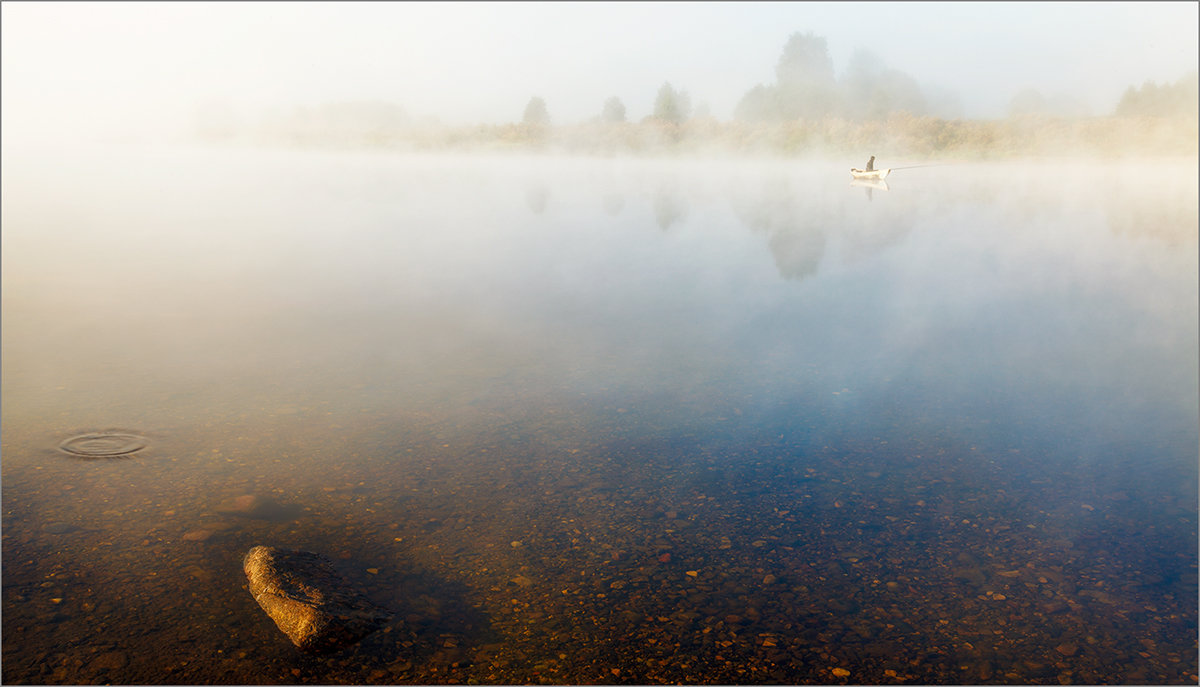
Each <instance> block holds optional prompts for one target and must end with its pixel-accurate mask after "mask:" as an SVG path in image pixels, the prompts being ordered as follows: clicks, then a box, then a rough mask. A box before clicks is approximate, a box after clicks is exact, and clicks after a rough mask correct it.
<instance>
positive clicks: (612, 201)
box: [602, 193, 625, 215]
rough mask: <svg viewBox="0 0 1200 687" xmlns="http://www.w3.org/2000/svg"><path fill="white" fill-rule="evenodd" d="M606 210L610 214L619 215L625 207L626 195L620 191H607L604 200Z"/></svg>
mask: <svg viewBox="0 0 1200 687" xmlns="http://www.w3.org/2000/svg"><path fill="white" fill-rule="evenodd" d="M602 203H603V206H604V212H606V213H607V214H609V215H619V214H621V210H623V209H625V196H623V195H621V194H620V193H607V194H605V195H604V199H603V200H602Z"/></svg>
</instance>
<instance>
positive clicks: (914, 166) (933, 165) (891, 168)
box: [888, 162, 950, 172]
mask: <svg viewBox="0 0 1200 687" xmlns="http://www.w3.org/2000/svg"><path fill="white" fill-rule="evenodd" d="M948 164H950V163H949V162H927V163H925V164H923V165H906V166H904V167H888V169H890V170H892V171H893V172H894V171H896V170H897V169H916V168H917V167H940V166H942V165H948Z"/></svg>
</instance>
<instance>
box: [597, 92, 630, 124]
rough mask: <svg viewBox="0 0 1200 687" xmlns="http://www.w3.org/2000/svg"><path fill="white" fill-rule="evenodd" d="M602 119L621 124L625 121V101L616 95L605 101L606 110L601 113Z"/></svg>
mask: <svg viewBox="0 0 1200 687" xmlns="http://www.w3.org/2000/svg"><path fill="white" fill-rule="evenodd" d="M600 120H601V121H603V122H607V123H609V124H620V123H621V122H623V121H625V103H623V102H621V99H620V98H618V97H616V96H615V95H614V96H613V97H611V98H609V99H608V100H605V101H604V110H603V111H601V113H600Z"/></svg>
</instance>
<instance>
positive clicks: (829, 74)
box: [197, 33, 1198, 159]
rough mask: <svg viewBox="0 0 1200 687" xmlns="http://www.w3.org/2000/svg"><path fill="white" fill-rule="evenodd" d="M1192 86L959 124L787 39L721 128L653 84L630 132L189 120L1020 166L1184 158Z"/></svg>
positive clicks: (369, 116) (636, 149) (370, 137)
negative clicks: (1064, 159)
mask: <svg viewBox="0 0 1200 687" xmlns="http://www.w3.org/2000/svg"><path fill="white" fill-rule="evenodd" d="M1197 102H1198V99H1197V74H1196V72H1192V73H1191V74H1190V75H1188V76H1187V77H1185V78H1183V79H1181V80H1180V81H1178V82H1176V83H1174V84H1167V85H1162V86H1159V85H1157V84H1155V83H1154V82H1147V83H1145V84H1143V85H1142V86H1141V87H1140V88H1134V87H1132V86H1131V87H1130V88H1129V89H1128V90H1127V91H1126V92H1125V94H1124V96H1123V97H1122V98H1121V100H1120V102H1119V103H1118V104H1117V105H1116V107H1115V109H1114V111H1113V112H1112V114H1111V115H1108V116H1102V117H1088V116H1082V115H1081V114H1080V113H1081V109H1080V108H1079V107H1078V106H1077V104H1075V103H1073V102H1072V101H1070V100H1069V99H1066V98H1064V97H1061V96H1057V95H1054V94H1051V95H1050V96H1043V95H1042V94H1040V93H1038V92H1037V91H1035V90H1032V89H1028V90H1025V91H1022V92H1020V93H1018V94H1016V95H1015V96H1014V97H1013V99H1012V101H1011V103H1010V107H1009V116H1008V117H1007V118H1005V119H998V120H966V119H963V118H962V116H961V112H962V106H961V102H960V101H959V99H958V97H957V95H955V94H952V93H941V92H937V91H933V90H930V89H927V88H922V87H921V86H920V85H919V84H918V83H917V81H916V79H914V78H912V77H911V76H909V75H907V74H905V73H903V72H900V71H897V70H894V69H891V68H889V67H888V66H887V65H886V64H885V63H884V62H883V61H882V60H881V59H880V58H878V57H877V56H875V55H874V54H872V53H870V52H867V51H862V50H860V51H858V52H856V53H855V54H854V56H853V57H852V58H851V61H850V63H849V65H848V66H847V68H846V69H845V70H844V71H843V73H842V74H841V75H840V77H839V76H836V75H835V72H834V68H833V62H832V60H831V59H830V56H829V51H828V47H827V45H826V41H825V39H824V38H822V37H820V36H816V35H814V34H811V33H805V34H801V33H796V34H793V35H792V36H791V37H790V38H789V39H788V41H787V43H786V44H785V45H784V48H783V51H782V54H781V55H780V58H779V60H778V62H777V64H776V66H775V78H774V80H773V81H771V82H768V83H760V84H757V85H755V86H754V87H753V88H751V89H749V90H748V91H747V92H746V93H745V94H744V95H743V96H742V98H741V99H740V101H739V102H738V104H737V106H736V108H735V109H734V113H733V117H732V118H731V119H730V120H728V121H719V120H717V119H715V118H714V117H713V116H712V115H711V113H710V112H709V110H708V108H707V107H706V106H705V105H704V104H703V103H701V104H699V105H695V106H694V105H693V103H692V98H691V96H690V95H689V93H688V92H687V91H685V90H682V89H677V88H676V87H674V86H673V85H672V84H670V83H664V84H663V85H662V86H661V87H660V88H659V90H658V92H657V94H656V97H655V100H654V105H653V110H652V112H651V113H649V114H647V115H646V116H644V117H642V118H641V119H639V120H636V121H635V120H633V119H632V118H630V117H629V116H628V113H627V110H626V107H625V104H624V103H623V102H622V101H621V99H620V98H619V97H617V96H610V97H608V98H607V99H606V100H604V102H603V103H602V105H601V106H600V107H599V108H598V110H597V114H596V115H595V116H594V117H592V118H590V119H588V120H587V121H584V122H577V123H556V122H555V120H554V118H553V117H552V116H551V115H552V112H551V107H550V105H549V104H548V103H547V102H546V101H545V99H543V98H542V97H540V96H536V95H535V96H533V97H531V98H530V99H529V101H528V103H527V104H526V106H525V109H524V111H523V113H522V115H521V118H520V120H519V121H515V122H513V123H510V124H501V125H477V126H458V127H454V126H444V125H441V124H439V123H438V122H436V121H433V120H417V119H414V118H412V117H410V116H409V115H408V113H407V112H406V111H405V110H404V109H403V108H401V107H399V106H398V105H395V104H391V103H384V102H358V103H339V104H328V105H323V106H320V107H315V108H294V109H292V110H290V111H287V112H273V113H269V114H268V116H266V117H264V118H262V119H261V120H260V121H259V122H257V123H255V124H253V125H246V124H245V123H242V122H238V121H237V120H236V117H234V116H233V115H232V114H231V113H230V112H229V111H227V110H223V109H221V108H215V109H213V108H210V109H209V110H208V111H205V112H203V113H201V116H200V117H199V121H198V126H197V132H198V133H199V134H200V136H201V137H202V138H204V139H206V140H210V141H214V140H231V139H237V140H251V141H253V142H256V143H265V144H271V145H289V146H305V147H310V146H339V147H341V146H359V147H363V146H365V147H397V148H407V149H417V150H441V149H468V148H470V149H480V148H482V149H545V150H551V149H552V150H558V151H564V152H585V153H597V154H612V153H618V152H629V153H661V152H664V151H686V152H706V151H707V152H725V153H773V154H786V155H799V154H823V153H829V154H838V155H840V154H854V155H861V154H862V152H863V151H864V150H871V151H879V152H882V151H887V153H886V154H887V155H888V157H890V158H892V159H895V158H896V157H898V156H921V157H937V156H947V157H965V156H970V157H995V156H1008V155H1029V154H1052V155H1069V154H1088V155H1134V154H1153V155H1176V154H1193V155H1194V154H1196V151H1197V138H1198V137H1197V128H1198V126H1197V120H1198V116H1197Z"/></svg>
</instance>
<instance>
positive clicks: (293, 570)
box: [242, 546, 388, 652]
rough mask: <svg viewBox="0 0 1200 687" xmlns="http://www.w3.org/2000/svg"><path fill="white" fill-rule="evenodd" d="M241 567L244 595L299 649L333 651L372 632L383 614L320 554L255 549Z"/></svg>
mask: <svg viewBox="0 0 1200 687" xmlns="http://www.w3.org/2000/svg"><path fill="white" fill-rule="evenodd" d="M242 569H243V570H245V572H246V577H247V578H248V579H249V580H250V594H251V595H253V596H254V600H255V601H257V602H258V605H259V606H262V608H263V610H264V611H266V612H267V615H268V616H270V617H271V619H272V620H274V621H275V624H276V625H278V626H279V629H280V630H282V631H283V633H284V634H286V635H287V636H288V638H289V639H291V640H292V643H293V644H295V645H296V646H297V647H299V648H300V649H303V650H305V651H312V652H326V651H335V650H337V649H340V648H343V647H346V646H349V645H351V644H353V643H355V642H357V641H358V640H360V639H362V638H363V637H365V636H367V635H368V634H370V633H371V632H373V631H375V630H376V629H378V628H379V627H380V626H381V625H382V624H383V623H384V622H385V621H386V620H387V619H388V614H387V612H386V611H384V610H383V609H381V608H379V607H377V606H375V605H374V604H373V603H371V601H370V600H368V599H367V598H366V597H365V596H363V595H362V593H361V592H359V591H357V590H355V589H351V588H349V587H347V584H346V582H345V580H343V579H342V577H341V576H340V575H339V574H338V573H337V572H336V571H335V570H334V569H333V566H332V565H331V564H330V562H329V560H328V559H326V558H325V557H324V556H322V555H320V554H316V553H310V552H308V551H289V550H281V549H275V548H272V547H268V546H256V547H254V548H252V549H250V551H249V552H248V553H247V554H246V557H245V559H244V560H243V562H242Z"/></svg>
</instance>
